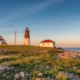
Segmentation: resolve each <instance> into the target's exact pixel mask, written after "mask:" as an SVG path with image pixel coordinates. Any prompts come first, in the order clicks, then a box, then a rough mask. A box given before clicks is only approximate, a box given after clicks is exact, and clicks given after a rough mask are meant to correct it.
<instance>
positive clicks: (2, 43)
mask: <svg viewBox="0 0 80 80" xmlns="http://www.w3.org/2000/svg"><path fill="white" fill-rule="evenodd" d="M0 45H7V43H6V41H5V40H4V38H3V37H2V36H0Z"/></svg>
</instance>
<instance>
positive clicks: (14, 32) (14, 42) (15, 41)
mask: <svg viewBox="0 0 80 80" xmlns="http://www.w3.org/2000/svg"><path fill="white" fill-rule="evenodd" d="M16 33H17V31H15V32H14V35H15V39H14V45H16Z"/></svg>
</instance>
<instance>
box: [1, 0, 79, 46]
mask: <svg viewBox="0 0 80 80" xmlns="http://www.w3.org/2000/svg"><path fill="white" fill-rule="evenodd" d="M26 27H28V28H29V30H30V41H31V45H39V43H40V42H41V41H42V40H45V39H51V40H53V41H55V42H56V46H57V47H80V0H0V35H1V36H3V38H4V39H5V40H6V42H7V43H8V44H14V39H15V36H14V32H15V31H17V35H16V43H17V44H18V45H19V44H23V40H24V30H25V28H26Z"/></svg>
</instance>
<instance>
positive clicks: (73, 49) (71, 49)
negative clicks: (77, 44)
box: [62, 48, 80, 52]
mask: <svg viewBox="0 0 80 80" xmlns="http://www.w3.org/2000/svg"><path fill="white" fill-rule="evenodd" d="M62 49H64V50H70V51H78V52H80V48H62Z"/></svg>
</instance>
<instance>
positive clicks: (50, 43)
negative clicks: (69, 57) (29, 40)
mask: <svg viewBox="0 0 80 80" xmlns="http://www.w3.org/2000/svg"><path fill="white" fill-rule="evenodd" d="M40 47H52V48H54V47H56V46H55V42H54V41H52V40H50V39H47V40H43V41H41V42H40Z"/></svg>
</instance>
